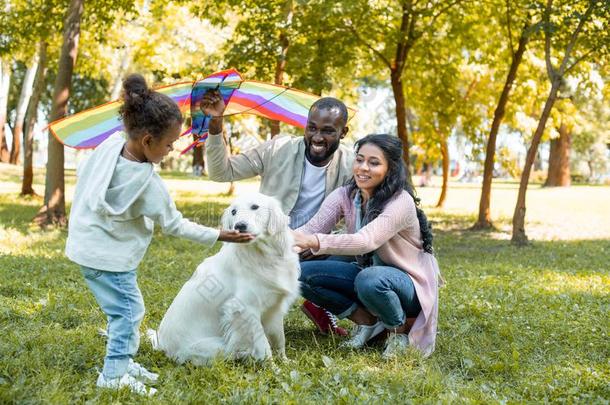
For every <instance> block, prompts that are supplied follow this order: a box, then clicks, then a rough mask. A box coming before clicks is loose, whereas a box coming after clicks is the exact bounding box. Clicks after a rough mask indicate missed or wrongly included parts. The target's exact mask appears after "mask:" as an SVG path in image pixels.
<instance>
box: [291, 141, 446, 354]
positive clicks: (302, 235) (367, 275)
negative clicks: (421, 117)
mask: <svg viewBox="0 0 610 405" xmlns="http://www.w3.org/2000/svg"><path fill="white" fill-rule="evenodd" d="M352 172H353V178H352V179H351V180H350V182H349V183H348V185H346V186H344V187H341V188H338V189H336V190H335V191H334V192H332V193H331V194H330V195H329V196H328V197H327V198H326V200H325V201H324V202H323V203H322V206H321V207H320V210H319V211H318V213H317V214H316V215H315V216H314V217H313V218H312V219H311V220H310V221H309V222H308V223H307V224H305V225H304V226H302V227H301V228H299V229H298V230H296V231H294V237H295V246H296V248H297V250H299V251H305V250H307V249H311V251H312V253H314V254H316V255H322V254H330V255H343V256H350V255H352V256H356V258H357V262H352V263H349V262H346V261H341V260H333V258H332V257H331V258H330V259H328V260H314V261H306V262H302V263H301V277H300V281H301V289H302V293H303V296H304V297H305V298H306V299H308V300H310V301H312V302H313V303H315V304H317V305H319V306H321V307H323V308H326V309H328V310H330V311H331V312H332V313H334V314H335V315H337V316H338V317H339V318H349V319H350V320H352V321H353V322H354V323H356V325H357V326H356V328H355V330H354V333H353V335H352V338H351V339H350V340H349V341H347V342H346V343H345V345H346V346H348V347H352V348H360V347H362V346H364V345H365V344H366V342H367V341H369V340H370V339H372V338H373V337H375V336H376V335H378V334H379V333H381V332H382V331H384V330H385V329H388V330H389V331H390V335H389V337H388V340H387V342H386V348H385V350H384V353H383V356H384V357H385V358H392V357H394V356H396V355H397V354H398V353H400V352H402V351H404V349H406V348H407V347H408V345H409V344H410V345H412V346H414V347H415V348H417V349H419V350H421V351H422V352H423V353H424V355H429V354H431V353H432V352H433V351H434V342H435V338H436V323H437V315H438V280H439V274H440V273H439V269H438V264H437V262H436V259H435V258H434V256H433V255H432V232H431V230H430V227H429V225H428V221H427V219H426V216H425V215H424V213H423V211H422V210H420V209H419V208H417V204H418V203H419V199H417V198H416V197H415V195H414V192H413V189H412V188H411V186H410V185H409V184H408V183H407V181H406V172H405V169H404V165H403V163H402V144H401V142H400V140H399V139H398V138H396V137H393V136H390V135H368V136H366V137H365V138H362V139H361V140H359V141H358V142H357V143H356V159H355V161H354V165H353V170H352ZM342 217H343V218H345V222H346V225H347V229H348V233H346V234H336V235H330V234H329V233H330V232H331V230H332V229H333V227H334V226H335V224H337V222H339V220H340V219H341V218H342Z"/></svg>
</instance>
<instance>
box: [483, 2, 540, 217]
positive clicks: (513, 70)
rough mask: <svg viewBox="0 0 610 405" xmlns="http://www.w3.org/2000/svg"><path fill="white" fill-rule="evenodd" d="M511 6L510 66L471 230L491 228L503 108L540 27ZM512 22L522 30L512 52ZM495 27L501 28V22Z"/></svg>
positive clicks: (508, 19)
mask: <svg viewBox="0 0 610 405" xmlns="http://www.w3.org/2000/svg"><path fill="white" fill-rule="evenodd" d="M515 6H516V7H512V8H511V1H510V0H508V1H506V15H505V18H506V24H505V27H503V28H506V30H507V38H508V48H509V51H510V57H511V58H510V60H511V63H510V67H509V69H508V72H507V75H506V80H505V82H504V87H503V88H502V92H501V94H500V97H499V99H498V104H497V106H496V109H495V111H494V117H493V121H492V123H491V128H490V130H489V136H488V138H487V146H486V151H485V163H484V165H483V186H482V188H481V198H480V200H479V217H478V219H477V222H476V223H475V224H474V226H473V229H488V228H492V227H493V224H492V222H491V213H490V205H491V183H492V178H493V170H494V160H495V154H496V141H497V137H498V130H499V129H500V124H501V123H502V120H503V118H504V114H505V112H506V104H507V103H508V100H509V96H510V92H511V89H512V88H513V86H514V82H515V79H516V77H517V71H518V69H519V65H520V64H521V60H522V59H523V54H524V53H525V50H526V47H527V44H528V42H529V40H530V38H531V37H532V35H533V34H535V32H536V30H537V29H538V28H539V26H540V22H539V21H534V20H533V18H532V15H531V13H530V12H527V13H526V15H525V16H523V17H521V18H519V15H522V14H521V13H520V11H521V10H519V9H520V8H523V7H524V6H523V5H519V4H515ZM513 19H516V20H517V23H518V24H520V25H521V27H522V28H521V33H520V34H519V40H518V41H517V48H516V49H515V46H514V45H513V32H512V26H513ZM499 23H500V24H501V22H499Z"/></svg>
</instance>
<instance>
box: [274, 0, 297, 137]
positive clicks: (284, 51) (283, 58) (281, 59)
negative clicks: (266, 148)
mask: <svg viewBox="0 0 610 405" xmlns="http://www.w3.org/2000/svg"><path fill="white" fill-rule="evenodd" d="M292 14H293V4H292V0H287V1H286V3H285V4H284V21H283V23H284V24H283V25H284V27H283V28H281V29H280V35H279V42H280V54H279V55H278V57H277V62H276V64H275V79H274V83H275V84H279V85H283V84H284V72H285V71H286V62H287V59H288V48H289V46H290V41H289V40H288V33H287V32H286V27H287V26H289V25H290V24H291V23H292ZM269 128H270V131H271V137H272V138H273V137H275V136H276V135H277V134H279V133H280V122H279V121H271V122H270V123H269Z"/></svg>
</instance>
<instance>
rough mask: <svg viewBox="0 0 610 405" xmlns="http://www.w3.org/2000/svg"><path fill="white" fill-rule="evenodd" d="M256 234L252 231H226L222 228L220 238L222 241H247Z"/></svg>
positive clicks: (252, 238)
mask: <svg viewBox="0 0 610 405" xmlns="http://www.w3.org/2000/svg"><path fill="white" fill-rule="evenodd" d="M255 238H256V236H254V235H252V234H251V233H241V232H239V231H236V230H233V231H226V230H224V229H223V230H221V231H220V235H219V236H218V240H219V241H221V242H231V243H247V242H250V241H252V240H254V239H255Z"/></svg>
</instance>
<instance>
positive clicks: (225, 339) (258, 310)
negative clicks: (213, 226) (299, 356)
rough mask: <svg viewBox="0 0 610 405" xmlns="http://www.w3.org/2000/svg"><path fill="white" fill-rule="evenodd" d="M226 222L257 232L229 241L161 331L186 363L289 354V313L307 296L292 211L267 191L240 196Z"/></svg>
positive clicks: (161, 339) (159, 342)
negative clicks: (291, 226) (289, 214)
mask: <svg viewBox="0 0 610 405" xmlns="http://www.w3.org/2000/svg"><path fill="white" fill-rule="evenodd" d="M222 226H223V228H224V229H237V230H239V231H240V232H249V233H252V234H253V235H255V236H256V238H255V239H254V240H253V241H251V242H248V243H245V244H242V243H224V244H223V246H222V248H221V249H220V251H219V252H218V253H217V254H215V255H214V256H211V257H209V258H207V259H205V260H204V261H203V263H201V264H200V265H199V266H198V267H197V270H196V271H195V273H194V274H193V276H192V277H191V278H190V279H189V280H188V281H187V282H186V284H184V286H183V287H182V289H181V290H180V292H179V293H178V295H177V296H176V298H175V299H174V301H173V302H172V304H171V305H170V307H169V309H168V310H167V313H166V314H165V316H164V317H163V320H162V321H161V325H160V326H159V330H158V331H157V332H155V331H152V330H149V332H148V334H149V336H150V338H151V340H152V341H153V347H155V348H157V349H159V350H162V351H164V352H165V353H166V354H167V355H168V356H169V357H170V358H172V359H174V360H176V361H177V362H179V363H184V362H186V361H190V362H192V363H193V364H196V365H202V364H207V363H208V362H209V361H210V360H211V359H213V358H215V357H225V358H232V359H240V358H254V359H256V360H264V359H268V358H270V357H271V356H272V349H273V350H274V351H275V352H276V354H277V355H278V356H279V357H280V358H282V359H284V358H286V353H285V338H284V316H285V315H286V313H287V312H288V309H289V308H290V306H291V305H292V304H293V302H294V301H295V299H296V298H297V297H298V296H299V281H298V278H299V273H300V266H299V259H298V255H297V254H296V253H294V252H293V250H292V245H293V240H292V235H291V234H290V231H289V228H288V217H287V216H286V215H285V214H284V213H283V212H282V210H281V207H280V204H279V202H278V201H277V200H276V199H274V198H272V197H268V196H265V195H263V194H259V193H256V194H251V195H245V196H240V197H238V198H237V199H235V201H233V203H232V204H231V205H230V206H229V207H228V208H227V209H226V210H225V211H224V213H223V216H222Z"/></svg>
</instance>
